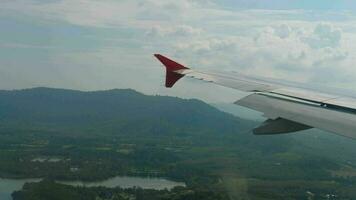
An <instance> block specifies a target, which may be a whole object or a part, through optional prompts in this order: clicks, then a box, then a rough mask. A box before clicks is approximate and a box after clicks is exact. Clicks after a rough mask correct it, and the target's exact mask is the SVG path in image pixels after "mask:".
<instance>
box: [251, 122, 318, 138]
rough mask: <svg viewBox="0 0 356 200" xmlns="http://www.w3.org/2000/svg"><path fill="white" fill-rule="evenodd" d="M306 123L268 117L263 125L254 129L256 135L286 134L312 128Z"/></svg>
mask: <svg viewBox="0 0 356 200" xmlns="http://www.w3.org/2000/svg"><path fill="white" fill-rule="evenodd" d="M311 128H312V127H310V126H307V125H305V124H301V123H297V122H294V121H290V120H287V119H283V118H278V119H268V120H266V121H265V122H264V123H263V124H261V126H259V127H257V128H255V129H253V133H254V134H255V135H274V134H285V133H292V132H297V131H303V130H307V129H311Z"/></svg>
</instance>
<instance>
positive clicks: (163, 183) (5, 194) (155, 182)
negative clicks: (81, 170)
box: [0, 176, 185, 200]
mask: <svg viewBox="0 0 356 200" xmlns="http://www.w3.org/2000/svg"><path fill="white" fill-rule="evenodd" d="M39 181H41V179H2V178H0V199H1V200H11V199H12V198H11V193H12V192H14V191H16V190H20V189H21V188H22V186H23V185H24V184H25V183H26V182H39ZM58 182H59V183H62V184H66V185H72V186H85V187H96V186H103V187H109V188H114V187H122V188H132V187H140V188H143V189H156V190H163V189H168V190H169V189H172V188H174V187H176V186H185V184H184V183H181V182H175V181H170V180H167V179H164V178H140V177H128V176H117V177H114V178H110V179H107V180H105V181H98V182H82V181H58Z"/></svg>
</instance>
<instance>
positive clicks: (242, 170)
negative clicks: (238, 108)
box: [0, 88, 356, 199]
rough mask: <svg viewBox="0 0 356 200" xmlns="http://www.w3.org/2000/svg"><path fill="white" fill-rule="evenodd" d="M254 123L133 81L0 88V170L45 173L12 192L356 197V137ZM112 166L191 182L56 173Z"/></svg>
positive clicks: (109, 171) (117, 171) (110, 170)
mask: <svg viewBox="0 0 356 200" xmlns="http://www.w3.org/2000/svg"><path fill="white" fill-rule="evenodd" d="M256 125H257V122H254V121H249V120H245V119H241V118H238V117H235V116H233V115H231V114H227V113H224V112H221V111H219V110H217V109H216V108H214V107H212V106H210V105H208V104H206V103H204V102H202V101H199V100H191V99H189V100H187V99H180V98H175V97H165V96H148V95H143V94H141V93H138V92H136V91H133V90H109V91H97V92H81V91H73V90H62V89H50V88H35V89H27V90H16V91H0V127H1V129H0V177H7V178H29V177H31V178H33V177H41V178H45V180H44V181H42V182H40V183H29V184H26V185H25V186H24V188H23V190H21V191H19V192H15V193H14V195H13V196H14V198H15V199H36V198H37V199H80V198H75V197H77V196H76V195H79V196H80V195H83V194H85V195H87V198H86V199H97V198H99V199H115V198H116V199H125V198H126V197H133V198H134V199H143V198H142V195H143V194H144V195H145V196H147V198H144V199H208V198H207V197H214V198H213V199H226V198H230V199H310V198H314V199H326V198H327V197H328V195H329V197H330V195H331V194H332V195H334V196H337V197H338V199H354V198H355V197H356V186H355V183H356V157H355V156H354V153H355V152H356V142H355V141H353V140H350V139H347V138H342V137H339V136H336V135H332V134H329V133H325V132H321V131H318V130H309V131H305V132H303V133H295V134H289V135H275V136H255V135H253V134H252V133H251V131H250V130H251V129H252V128H253V127H254V126H256ZM54 158H55V159H56V160H55V162H52V161H51V159H54ZM116 175H133V176H157V177H167V178H169V179H172V180H177V181H183V182H185V183H186V185H187V187H183V188H182V187H178V188H175V189H173V190H172V191H168V190H164V191H152V190H143V189H140V188H135V189H122V188H114V189H110V188H83V187H73V186H64V185H61V184H58V183H55V182H54V180H86V181H89V180H102V179H106V178H109V177H113V176H116ZM59 191H60V192H59ZM51 194H52V195H54V194H61V195H55V197H52V196H51V197H49V196H48V195H51ZM140 195H141V196H140ZM185 195H186V196H185ZM124 197H125V198H124ZM148 197H150V198H148ZM129 199H130V198H129Z"/></svg>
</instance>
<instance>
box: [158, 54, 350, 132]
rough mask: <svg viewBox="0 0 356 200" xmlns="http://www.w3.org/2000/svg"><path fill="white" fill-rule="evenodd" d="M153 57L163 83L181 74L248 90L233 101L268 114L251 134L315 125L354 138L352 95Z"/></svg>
mask: <svg viewBox="0 0 356 200" xmlns="http://www.w3.org/2000/svg"><path fill="white" fill-rule="evenodd" d="M155 57H156V58H157V59H158V60H159V61H160V62H161V63H162V64H163V65H164V66H165V67H166V87H169V88H170V87H173V85H174V84H175V83H176V82H177V81H178V80H179V79H181V78H182V77H191V78H195V79H199V80H203V81H206V82H211V83H215V84H218V85H222V86H225V87H229V88H233V89H237V90H240V91H245V92H249V93H251V94H250V95H248V96H246V97H244V98H242V99H240V100H238V101H236V102H235V104H238V105H241V106H244V107H247V108H250V109H253V110H257V111H260V112H262V113H264V116H265V117H267V118H268V120H267V121H265V122H264V123H263V124H262V125H261V126H259V127H257V128H255V129H254V131H253V132H254V134H258V135H264V134H281V133H290V132H296V131H301V130H306V129H310V128H313V127H315V128H319V129H322V130H325V131H329V132H333V133H336V134H339V135H343V136H346V137H351V138H356V98H353V97H348V96H342V95H334V94H328V93H323V92H318V91H314V90H312V89H305V88H299V87H296V86H293V85H290V84H287V83H281V82H278V81H275V80H272V79H264V78H257V77H252V76H244V75H241V74H237V73H232V72H229V73H226V72H225V73H223V72H210V71H201V70H193V69H190V68H188V67H186V66H184V65H182V64H179V63H177V62H175V61H173V60H171V59H169V58H167V57H165V56H162V55H160V54H155Z"/></svg>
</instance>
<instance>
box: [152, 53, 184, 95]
mask: <svg viewBox="0 0 356 200" xmlns="http://www.w3.org/2000/svg"><path fill="white" fill-rule="evenodd" d="M154 56H155V57H156V58H157V59H158V60H159V61H160V62H161V63H162V64H163V65H164V66H165V67H166V84H165V86H166V87H167V88H171V87H173V85H174V84H175V83H176V82H177V81H178V80H179V79H181V78H182V77H183V76H184V75H182V74H179V73H176V72H175V71H176V70H181V69H188V68H187V67H185V66H184V65H182V64H179V63H177V62H175V61H173V60H171V59H169V58H167V57H165V56H163V55H161V54H154Z"/></svg>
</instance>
